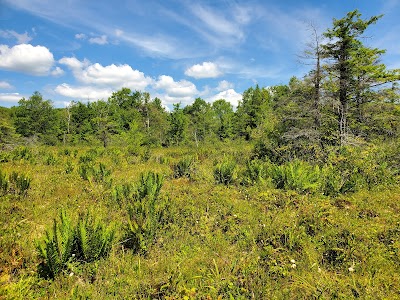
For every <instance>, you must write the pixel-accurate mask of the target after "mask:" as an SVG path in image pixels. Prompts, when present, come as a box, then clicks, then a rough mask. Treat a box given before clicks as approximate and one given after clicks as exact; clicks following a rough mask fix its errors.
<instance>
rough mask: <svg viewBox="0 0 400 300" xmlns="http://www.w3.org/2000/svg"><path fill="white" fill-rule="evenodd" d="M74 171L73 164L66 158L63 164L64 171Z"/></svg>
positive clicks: (69, 172)
mask: <svg viewBox="0 0 400 300" xmlns="http://www.w3.org/2000/svg"><path fill="white" fill-rule="evenodd" d="M73 171H74V165H73V164H72V162H71V161H70V160H67V162H66V164H65V173H66V174H71V173H72V172H73Z"/></svg>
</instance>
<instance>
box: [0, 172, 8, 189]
mask: <svg viewBox="0 0 400 300" xmlns="http://www.w3.org/2000/svg"><path fill="white" fill-rule="evenodd" d="M8 185H9V183H8V180H7V175H6V174H5V173H3V172H2V171H1V170H0V193H1V194H2V195H4V194H6V193H7V191H8Z"/></svg>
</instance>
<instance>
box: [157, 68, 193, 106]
mask: <svg viewBox="0 0 400 300" xmlns="http://www.w3.org/2000/svg"><path fill="white" fill-rule="evenodd" d="M153 88H155V89H157V90H162V91H164V93H163V94H162V95H160V97H159V98H161V99H162V100H164V102H165V103H167V104H173V103H178V102H182V104H184V105H185V104H188V103H190V102H192V101H193V99H194V97H195V96H196V95H198V94H199V91H198V90H197V88H196V86H195V85H194V84H193V83H192V82H190V81H187V80H180V81H175V80H174V79H173V78H172V77H171V76H167V75H161V76H159V77H158V80H157V82H155V84H154V85H153Z"/></svg>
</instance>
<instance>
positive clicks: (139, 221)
mask: <svg viewBox="0 0 400 300" xmlns="http://www.w3.org/2000/svg"><path fill="white" fill-rule="evenodd" d="M162 184H163V177H162V176H161V175H159V174H155V173H152V172H149V173H146V174H142V175H141V178H140V181H139V184H138V186H137V189H136V192H135V193H134V194H133V198H132V199H131V201H130V202H129V203H128V204H127V212H128V222H127V224H126V226H125V228H124V240H123V244H124V246H125V247H127V248H129V249H132V250H133V252H135V253H138V252H146V251H147V248H148V246H149V245H150V244H151V243H153V241H154V239H155V236H156V233H157V230H158V228H159V227H160V224H161V219H162V217H163V214H164V213H165V208H166V202H165V201H159V194H160V190H161V187H162Z"/></svg>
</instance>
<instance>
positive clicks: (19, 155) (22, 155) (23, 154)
mask: <svg viewBox="0 0 400 300" xmlns="http://www.w3.org/2000/svg"><path fill="white" fill-rule="evenodd" d="M12 154H13V160H21V159H23V160H28V161H29V160H30V159H32V157H33V154H32V151H31V150H30V149H29V148H27V147H18V148H16V149H14V150H13V152H12Z"/></svg>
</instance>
